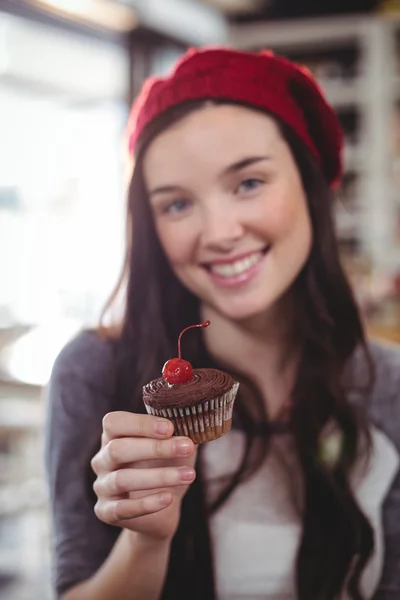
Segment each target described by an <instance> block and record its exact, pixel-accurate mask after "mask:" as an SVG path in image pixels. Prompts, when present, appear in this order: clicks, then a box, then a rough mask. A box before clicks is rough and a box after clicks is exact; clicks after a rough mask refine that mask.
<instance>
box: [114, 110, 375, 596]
mask: <svg viewBox="0 0 400 600" xmlns="http://www.w3.org/2000/svg"><path fill="white" fill-rule="evenodd" d="M201 104H202V102H192V103H187V104H185V105H181V106H179V107H177V108H174V109H172V110H170V111H169V112H168V113H166V114H163V115H161V116H160V117H159V118H157V119H156V120H155V121H154V122H153V123H152V124H151V125H150V126H149V127H148V128H147V131H146V132H145V133H144V135H143V138H142V140H141V144H140V148H139V149H138V151H137V155H136V158H135V164H134V168H133V174H132V178H131V181H130V186H129V192H128V208H127V242H128V243H127V251H126V258H125V264H124V269H123V272H122V275H121V278H120V280H119V282H118V285H117V287H116V289H115V292H114V293H113V295H112V297H111V299H110V302H109V304H108V308H110V307H111V306H112V305H113V303H114V302H116V300H117V298H118V296H119V295H120V294H121V293H122V294H123V297H124V314H123V319H122V321H121V323H120V326H119V328H118V330H117V331H116V332H115V330H114V335H113V336H112V344H113V346H114V350H115V358H116V370H117V382H118V384H117V395H116V398H117V400H116V408H118V409H122V410H131V411H134V412H144V406H143V402H142V393H141V392H142V386H143V385H144V384H145V383H147V382H148V381H149V380H151V379H153V378H156V377H159V376H160V369H161V367H162V365H163V364H164V362H165V361H166V360H167V359H168V358H170V357H171V356H174V355H175V352H176V350H175V347H176V340H177V338H178V335H179V333H180V331H181V330H182V329H183V328H184V327H186V326H188V325H191V324H193V323H197V322H199V318H200V314H199V313H200V311H199V301H198V299H197V298H196V297H195V296H194V295H193V294H192V293H191V292H189V291H188V290H187V289H186V288H185V287H183V285H182V284H181V283H180V282H179V281H178V280H177V278H176V277H175V275H174V274H173V272H172V270H171V268H170V266H169V264H168V261H167V259H166V257H165V255H164V252H163V250H162V248H161V246H160V243H159V240H158V237H157V234H156V231H155V225H154V221H153V216H152V213H151V209H150V206H149V202H148V198H147V194H146V186H145V182H144V176H143V166H142V164H143V156H144V154H145V152H146V148H147V147H148V145H149V143H150V142H151V141H152V140H153V139H154V137H155V136H156V135H157V134H158V133H160V132H161V131H163V130H164V129H165V128H167V127H169V126H170V125H171V124H173V123H174V122H176V121H177V120H179V119H182V118H183V117H184V116H186V115H187V114H188V113H189V112H190V111H192V110H196V109H197V108H198V107H199V106H200V105H201ZM278 125H279V127H280V131H281V133H282V135H283V137H284V138H285V140H286V141H287V143H288V145H289V147H290V149H291V152H292V155H293V157H294V160H295V162H296V164H297V167H298V169H299V172H300V174H301V178H302V183H303V187H304V190H305V193H306V196H307V202H308V210H309V214H310V217H311V222H312V230H313V243H312V248H311V252H310V255H309V257H308V260H307V262H306V264H305V266H304V268H303V269H302V271H301V272H300V274H299V275H298V277H297V279H296V281H295V282H294V284H293V288H292V292H293V295H294V306H295V310H296V314H295V320H296V325H297V327H298V329H299V331H300V335H301V342H302V358H301V361H300V366H299V369H298V375H297V380H296V383H295V386H294V389H293V394H292V399H293V409H292V411H291V416H290V422H289V424H288V429H289V431H290V433H291V434H292V439H293V442H294V447H295V450H296V453H297V458H298V464H299V467H300V471H301V473H300V475H301V480H302V486H301V495H302V497H301V499H299V505H300V506H301V512H300V518H301V520H302V535H301V541H300V546H299V550H298V554H297V560H296V587H297V596H298V598H299V600H310V599H312V600H334V599H336V598H339V597H340V595H341V593H342V592H343V590H344V589H345V588H347V591H348V594H349V596H350V598H352V600H362V599H363V595H362V591H361V576H362V573H363V570H364V568H365V566H366V564H367V562H368V559H369V557H370V556H371V553H372V551H373V547H374V538H373V530H372V528H371V525H370V523H369V522H368V520H367V518H366V517H365V515H364V514H363V513H362V511H361V510H360V508H359V506H358V504H357V502H356V499H355V497H354V494H353V491H352V489H351V485H350V478H351V473H352V470H353V468H354V466H355V464H356V462H357V459H358V456H359V451H360V448H363V449H364V450H365V451H366V452H368V449H369V447H370V437H369V431H368V427H367V424H366V423H365V422H364V419H363V417H362V415H361V414H359V413H358V412H357V411H356V408H355V407H354V406H353V405H352V404H351V403H350V402H349V400H348V391H349V388H350V386H351V385H352V382H351V380H350V379H349V378H347V379H346V378H345V377H344V373H345V371H346V369H345V367H346V365H347V364H348V363H349V362H350V361H349V359H350V358H351V357H352V355H353V353H354V351H355V350H356V349H357V348H360V347H361V348H362V350H363V352H364V353H365V361H366V364H367V366H368V370H367V373H368V374H369V375H370V377H369V381H367V382H366V387H365V390H366V391H367V389H368V386H369V385H370V384H372V377H373V370H372V362H371V359H370V356H369V353H368V350H367V346H366V342H365V338H364V333H363V326H362V322H361V319H360V315H359V311H358V308H357V305H356V302H355V300H354V297H353V294H352V291H351V288H350V286H349V284H348V281H347V279H346V276H345V274H344V271H343V268H342V265H341V262H340V258H339V250H338V244H337V239H336V235H335V231H334V225H333V218H332V195H331V191H330V189H329V187H328V185H327V183H326V181H325V179H324V177H323V175H322V173H321V171H320V169H319V167H318V166H317V165H316V163H315V161H314V159H313V157H312V156H311V155H310V153H309V151H308V150H307V148H306V147H305V146H304V144H303V143H302V141H301V140H300V139H299V138H298V137H297V136H296V135H295V134H294V133H293V132H292V131H291V130H290V129H289V128H288V127H287V126H285V124H283V123H280V122H278ZM185 344H186V346H185V354H186V357H187V358H188V359H189V360H190V361H191V362H192V364H193V365H194V366H195V367H208V366H214V367H218V365H216V364H215V363H214V362H213V360H212V359H211V357H210V356H209V354H208V352H207V350H206V348H205V345H204V342H203V339H202V337H201V335H196V336H189V337H188V338H187V340H186V342H185ZM239 376H240V377H241V380H242V381H244V383H245V385H243V386H241V388H242V390H245V391H247V393H244V392H243V391H242V392H241V393H239V395H238V398H237V401H236V404H235V426H236V427H239V428H240V429H241V430H242V431H243V432H244V434H245V438H246V444H245V450H244V453H243V457H242V461H241V465H240V467H239V469H238V471H237V472H236V473H235V474H234V475H233V477H232V478H231V480H230V481H229V482H228V483H227V484H226V486H225V488H224V489H223V490H222V492H221V494H220V496H219V498H217V499H216V501H215V502H214V503H213V505H212V506H211V507H210V506H207V505H206V502H205V495H204V485H203V479H202V473H201V465H200V461H199V462H198V465H197V473H198V476H197V479H196V481H195V482H194V483H193V484H192V486H191V487H190V489H189V491H188V493H187V494H186V496H185V498H184V500H183V503H182V513H181V520H180V524H179V527H178V531H177V533H176V535H175V537H174V540H173V544H172V549H171V557H170V564H169V569H168V575H167V579H166V582H165V586H164V591H163V596H162V598H163V600H187V598H191V600H213V599H215V589H214V587H215V586H214V577H213V557H212V546H211V543H210V536H209V530H208V524H207V523H208V516H209V514H210V513H212V512H213V511H216V510H218V509H219V508H220V507H221V506H222V505H223V503H224V502H225V501H226V500H227V498H228V497H229V496H230V494H231V493H232V492H233V490H234V489H235V488H236V486H237V485H240V484H241V483H243V482H244V481H245V480H246V478H247V477H248V476H249V475H250V474H251V473H254V472H255V470H256V469H257V468H258V467H259V466H260V465H261V463H262V461H263V460H264V458H265V456H266V454H267V452H268V446H269V444H268V442H269V440H270V436H271V435H273V433H271V428H270V427H269V426H268V425H269V424H268V417H267V414H266V411H265V407H264V402H265V401H264V399H263V398H262V396H261V394H260V392H259V391H258V390H257V389H256V387H255V386H254V384H253V383H252V382H251V381H248V380H247V381H245V378H244V377H243V376H241V375H240V374H239ZM331 423H334V424H335V426H336V428H337V429H338V430H339V432H341V434H342V436H343V440H344V442H343V445H342V450H341V453H340V455H339V457H338V459H337V461H336V463H335V464H334V465H332V466H331V468H328V467H327V466H324V464H323V463H321V462H320V461H319V460H318V456H319V449H320V441H321V436H322V435H323V432H324V430H325V427H326V426H327V425H328V424H331ZM200 454H201V447H200ZM238 543H240V540H238ZM266 552H268V549H266Z"/></svg>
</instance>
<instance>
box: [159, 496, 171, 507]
mask: <svg viewBox="0 0 400 600" xmlns="http://www.w3.org/2000/svg"><path fill="white" fill-rule="evenodd" d="M158 503H159V504H160V506H168V505H169V504H171V494H160V495H159V496H158Z"/></svg>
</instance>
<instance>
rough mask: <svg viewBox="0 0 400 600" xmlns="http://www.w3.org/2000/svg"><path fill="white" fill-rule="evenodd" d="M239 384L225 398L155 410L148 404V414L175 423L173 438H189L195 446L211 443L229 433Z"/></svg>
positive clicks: (220, 397)
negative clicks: (182, 436) (180, 436)
mask: <svg viewBox="0 0 400 600" xmlns="http://www.w3.org/2000/svg"><path fill="white" fill-rule="evenodd" d="M238 388H239V384H238V383H237V382H235V383H234V384H233V386H232V387H231V389H230V390H228V391H227V392H226V393H225V394H223V396H219V397H218V398H212V399H211V400H203V401H201V402H199V403H198V404H192V405H191V406H183V407H179V408H178V407H171V408H167V407H166V408H153V407H152V406H149V405H148V404H147V403H146V402H145V406H146V410H147V412H148V414H150V415H155V416H157V417H165V418H166V419H169V420H170V421H171V422H172V423H173V424H174V428H175V429H174V435H184V436H186V437H189V438H190V439H191V440H192V441H193V442H194V443H195V444H202V443H204V442H211V441H212V440H216V439H217V438H219V437H221V436H223V435H225V434H226V433H228V431H229V430H230V428H231V426H232V411H233V404H234V402H235V398H236V394H237V391H238Z"/></svg>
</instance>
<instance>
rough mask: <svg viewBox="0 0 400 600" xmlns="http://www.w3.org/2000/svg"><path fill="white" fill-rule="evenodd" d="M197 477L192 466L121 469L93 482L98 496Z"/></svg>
mask: <svg viewBox="0 0 400 600" xmlns="http://www.w3.org/2000/svg"><path fill="white" fill-rule="evenodd" d="M195 477H196V472H195V470H194V469H192V467H187V466H185V467H179V468H175V467H165V468H161V469H120V470H118V471H112V472H111V473H107V474H106V475H104V476H103V477H99V478H98V479H96V481H95V482H94V484H93V489H94V491H95V493H96V495H97V496H98V497H112V496H122V495H123V494H126V493H128V492H136V491H140V490H152V489H159V488H165V487H175V486H179V485H188V484H189V483H192V482H193V481H194V479H195Z"/></svg>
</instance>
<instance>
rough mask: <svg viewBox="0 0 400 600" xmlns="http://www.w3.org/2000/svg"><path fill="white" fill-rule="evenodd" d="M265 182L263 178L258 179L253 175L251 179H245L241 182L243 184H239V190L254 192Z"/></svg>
mask: <svg viewBox="0 0 400 600" xmlns="http://www.w3.org/2000/svg"><path fill="white" fill-rule="evenodd" d="M263 183H264V181H262V180H261V179H256V178H255V177H252V178H250V179H245V180H244V181H242V182H241V184H240V185H239V188H238V191H239V192H240V191H243V192H245V193H246V192H252V191H253V190H255V189H257V188H258V187H259V186H260V185H262V184H263Z"/></svg>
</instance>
